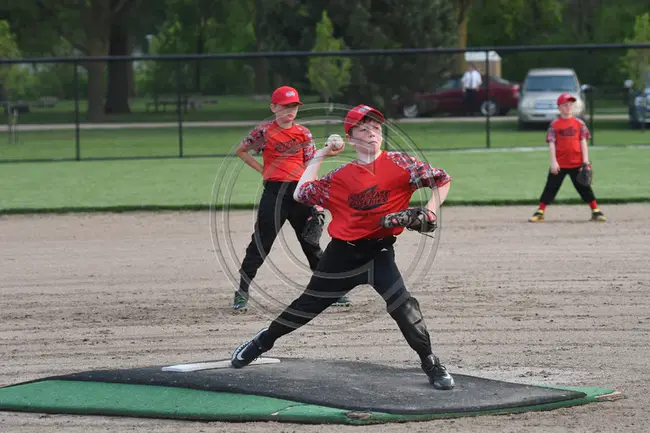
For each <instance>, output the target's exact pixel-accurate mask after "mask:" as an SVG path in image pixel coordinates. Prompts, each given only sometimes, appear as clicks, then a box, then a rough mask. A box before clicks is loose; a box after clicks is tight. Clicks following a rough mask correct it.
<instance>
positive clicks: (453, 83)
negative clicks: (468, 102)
mask: <svg viewBox="0 0 650 433" xmlns="http://www.w3.org/2000/svg"><path fill="white" fill-rule="evenodd" d="M451 89H460V78H450V79H448V80H447V81H446V82H444V83H443V84H442V86H440V90H451Z"/></svg>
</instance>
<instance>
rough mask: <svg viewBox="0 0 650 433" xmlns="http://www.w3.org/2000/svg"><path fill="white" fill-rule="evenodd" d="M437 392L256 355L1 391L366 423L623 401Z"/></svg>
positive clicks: (475, 382) (35, 405) (55, 408)
mask: <svg viewBox="0 0 650 433" xmlns="http://www.w3.org/2000/svg"><path fill="white" fill-rule="evenodd" d="M452 374H453V375H454V379H455V380H456V388H455V389H453V390H451V391H440V390H437V389H435V388H433V386H432V385H430V384H429V382H428V380H427V377H426V375H424V373H423V372H422V371H421V370H420V369H419V368H410V369H404V368H396V367H390V366H386V365H377V364H370V363H362V362H352V361H314V360H305V359H291V358H260V359H258V360H256V361H255V362H254V363H253V364H251V365H249V366H247V367H245V368H242V369H234V368H232V367H231V366H230V361H228V360H223V361H208V362H200V363H194V364H181V365H170V366H152V367H145V368H133V369H122V370H96V371H85V372H81V373H74V374H69V375H64V376H51V377H45V378H43V379H38V380H34V381H30V382H22V383H18V384H14V385H9V386H6V387H3V388H0V410H3V411H20V412H35V413H52V414H78V415H108V416H129V417H146V418H170V419H186V420H201V421H279V422H292V423H312V424H372V423H386V422H398V421H424V420H432V419H437V418H454V417H461V416H475V415H487V414H504V413H517V412H527V411H539V410H549V409H556V408H560V407H568V406H575V405H581V404H586V403H592V402H597V401H603V400H613V399H617V398H620V397H621V395H620V393H617V392H615V391H614V390H611V389H605V388H595V387H584V388H580V387H571V388H560V387H551V386H531V385H522V384H515V383H510V382H503V381H497V380H490V379H484V378H480V377H474V376H466V375H462V374H454V372H452Z"/></svg>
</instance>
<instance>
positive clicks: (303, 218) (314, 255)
mask: <svg viewBox="0 0 650 433" xmlns="http://www.w3.org/2000/svg"><path fill="white" fill-rule="evenodd" d="M297 185H298V182H273V181H266V182H265V184H264V191H263V192H262V198H261V199H260V205H259V208H258V211H257V220H256V221H255V231H254V232H253V235H252V236H251V241H250V243H249V244H248V247H247V248H246V255H245V257H244V260H243V261H242V264H241V267H240V270H239V273H240V277H241V279H240V283H239V290H240V291H241V292H245V293H247V292H248V289H249V288H250V284H251V281H252V280H253V278H255V276H256V275H257V271H258V270H259V268H260V267H261V266H262V264H263V263H264V260H266V257H267V256H268V254H269V252H270V251H271V247H273V243H274V242H275V239H276V238H277V236H278V233H279V232H280V229H281V228H282V226H283V225H284V223H285V222H286V221H287V220H289V223H290V224H291V226H292V227H293V229H294V231H295V232H296V236H297V237H298V241H299V242H300V247H301V248H302V251H303V253H304V254H305V256H306V257H307V261H308V262H309V267H310V268H311V269H312V270H314V269H315V268H316V265H318V261H319V260H320V257H321V256H322V254H323V252H322V250H321V249H320V247H316V246H314V245H311V244H309V243H308V242H306V241H305V240H304V239H303V237H302V231H303V229H304V228H305V223H306V222H307V218H309V217H310V216H311V211H312V210H311V206H307V205H304V204H302V203H298V202H297V201H295V200H294V198H293V192H294V191H295V189H296V186H297Z"/></svg>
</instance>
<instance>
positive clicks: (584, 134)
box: [578, 119, 591, 140]
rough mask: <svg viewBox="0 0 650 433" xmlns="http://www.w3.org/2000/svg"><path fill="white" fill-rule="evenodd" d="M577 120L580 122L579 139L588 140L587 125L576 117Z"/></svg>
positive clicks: (589, 135)
mask: <svg viewBox="0 0 650 433" xmlns="http://www.w3.org/2000/svg"><path fill="white" fill-rule="evenodd" d="M578 122H579V123H580V140H589V139H590V138H591V132H589V128H587V125H586V124H585V122H583V121H582V120H580V119H578Z"/></svg>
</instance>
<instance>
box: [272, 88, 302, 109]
mask: <svg viewBox="0 0 650 433" xmlns="http://www.w3.org/2000/svg"><path fill="white" fill-rule="evenodd" d="M271 103H272V104H280V105H288V104H295V103H298V104H300V105H303V104H302V102H300V95H298V91H297V90H296V89H294V88H293V87H289V86H282V87H278V88H277V89H275V91H274V92H273V95H272V96H271Z"/></svg>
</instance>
